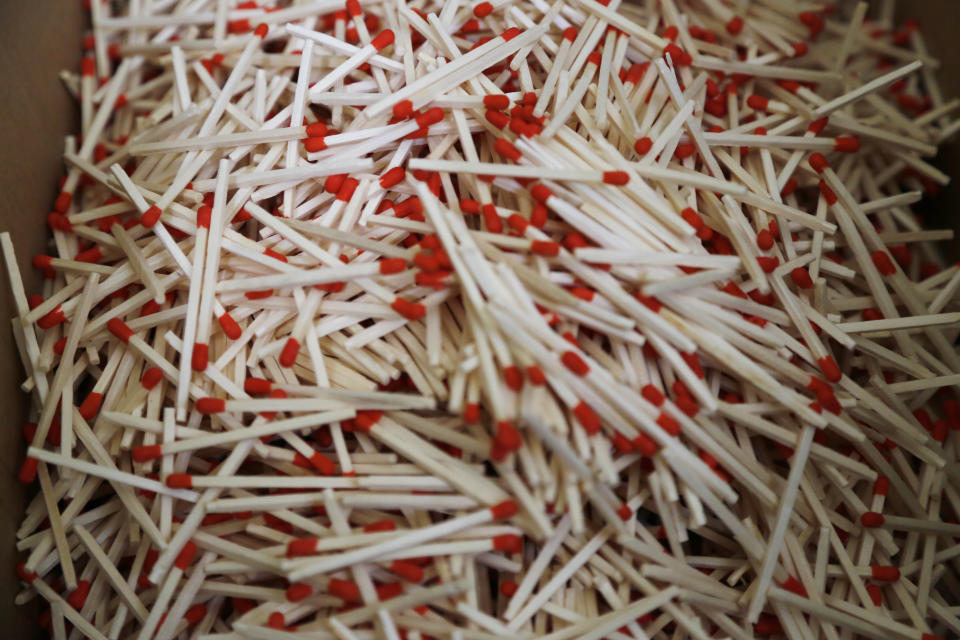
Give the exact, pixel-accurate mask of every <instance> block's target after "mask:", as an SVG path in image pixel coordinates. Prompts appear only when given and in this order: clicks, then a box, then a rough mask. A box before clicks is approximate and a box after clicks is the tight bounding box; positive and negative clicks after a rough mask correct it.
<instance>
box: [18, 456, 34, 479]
mask: <svg viewBox="0 0 960 640" xmlns="http://www.w3.org/2000/svg"><path fill="white" fill-rule="evenodd" d="M38 466H40V461H39V460H37V459H36V458H30V457H27V458H25V459H24V460H23V464H22V465H20V471H19V472H18V473H17V479H18V480H19V481H20V483H21V484H32V483H33V481H34V480H36V479H37V467H38Z"/></svg>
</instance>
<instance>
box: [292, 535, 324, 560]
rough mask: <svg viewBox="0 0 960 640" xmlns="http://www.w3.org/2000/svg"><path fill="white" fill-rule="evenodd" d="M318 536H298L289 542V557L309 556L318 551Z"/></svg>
mask: <svg viewBox="0 0 960 640" xmlns="http://www.w3.org/2000/svg"><path fill="white" fill-rule="evenodd" d="M318 541H319V539H318V538H297V539H296V540H291V541H290V542H288V543H287V557H288V558H298V557H300V556H309V555H313V554H314V553H316V552H317V542H318Z"/></svg>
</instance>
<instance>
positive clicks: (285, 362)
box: [279, 336, 300, 368]
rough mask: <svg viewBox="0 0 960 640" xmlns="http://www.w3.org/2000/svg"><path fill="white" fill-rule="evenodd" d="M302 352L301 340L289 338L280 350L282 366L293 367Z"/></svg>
mask: <svg viewBox="0 0 960 640" xmlns="http://www.w3.org/2000/svg"><path fill="white" fill-rule="evenodd" d="M299 353H300V341H299V340H297V339H296V338H294V337H292V336H291V337H289V338H287V341H286V342H285V343H284V345H283V350H282V351H281V352H280V358H279V361H280V366H282V367H287V368H289V367H292V366H293V363H295V362H296V361H297V354H299Z"/></svg>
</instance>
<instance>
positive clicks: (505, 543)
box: [493, 533, 523, 553]
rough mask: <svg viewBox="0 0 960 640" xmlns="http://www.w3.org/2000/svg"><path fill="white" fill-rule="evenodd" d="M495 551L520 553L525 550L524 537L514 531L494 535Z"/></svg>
mask: <svg viewBox="0 0 960 640" xmlns="http://www.w3.org/2000/svg"><path fill="white" fill-rule="evenodd" d="M493 549H494V551H507V552H509V553H520V552H522V551H523V538H521V537H520V536H517V535H514V534H512V533H504V534H501V535H498V536H494V537H493Z"/></svg>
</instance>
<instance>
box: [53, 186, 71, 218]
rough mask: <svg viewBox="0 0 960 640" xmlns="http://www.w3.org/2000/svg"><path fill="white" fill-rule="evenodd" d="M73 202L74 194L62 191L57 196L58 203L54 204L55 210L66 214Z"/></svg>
mask: <svg viewBox="0 0 960 640" xmlns="http://www.w3.org/2000/svg"><path fill="white" fill-rule="evenodd" d="M72 201H73V194H72V193H70V192H69V191H61V192H60V194H59V195H58V196H57V199H56V201H55V202H54V204H53V208H54V209H56V211H57V213H66V212H67V209H69V208H70V203H71V202H72Z"/></svg>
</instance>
